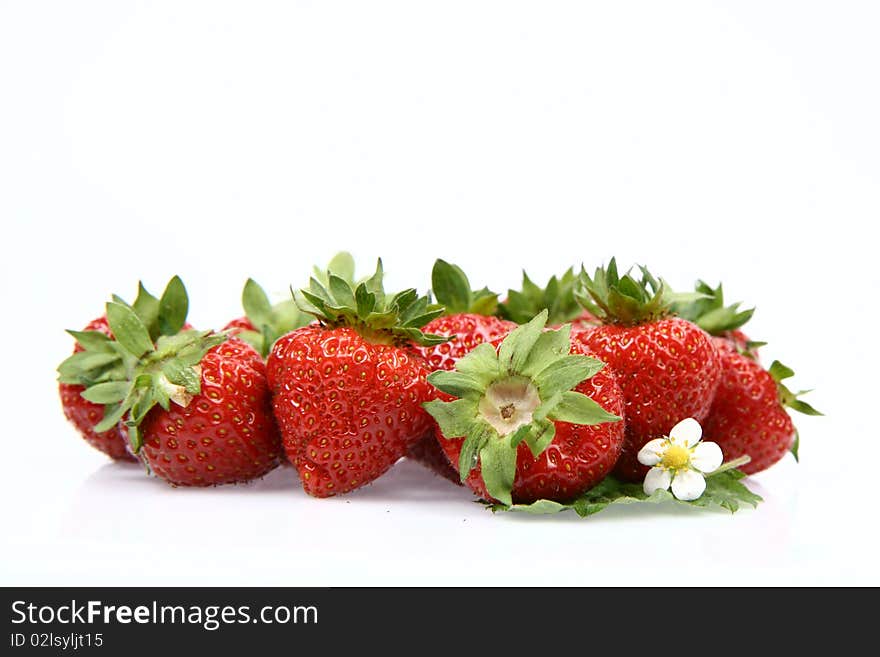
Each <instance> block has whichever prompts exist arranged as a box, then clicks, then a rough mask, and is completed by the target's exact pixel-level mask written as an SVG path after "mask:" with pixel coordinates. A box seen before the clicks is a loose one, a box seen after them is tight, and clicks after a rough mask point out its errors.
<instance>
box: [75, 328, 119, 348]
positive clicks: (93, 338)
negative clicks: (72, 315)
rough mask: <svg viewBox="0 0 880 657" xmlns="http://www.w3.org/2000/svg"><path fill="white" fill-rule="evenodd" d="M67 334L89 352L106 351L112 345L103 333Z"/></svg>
mask: <svg viewBox="0 0 880 657" xmlns="http://www.w3.org/2000/svg"><path fill="white" fill-rule="evenodd" d="M67 333H69V334H70V335H72V336H73V338H74V340H76V341H77V343H79V346H81V347H82V348H83V349H85V350H87V351H105V350H107V347H108V346H109V344H110V338H109V337H107V336H106V335H104V334H103V333H101V331H67Z"/></svg>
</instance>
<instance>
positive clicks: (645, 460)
mask: <svg viewBox="0 0 880 657" xmlns="http://www.w3.org/2000/svg"><path fill="white" fill-rule="evenodd" d="M667 444H668V441H666V440H664V439H663V438H655V439H654V440H650V441H648V442H647V443H645V446H644V447H642V448H641V449H640V450H639V454H638V459H639V463H641V464H642V465H657V464H658V463H660V461H661V460H662V459H663V453H664V452H665V451H666V447H667Z"/></svg>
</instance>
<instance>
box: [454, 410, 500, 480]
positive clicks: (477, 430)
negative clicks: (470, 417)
mask: <svg viewBox="0 0 880 657" xmlns="http://www.w3.org/2000/svg"><path fill="white" fill-rule="evenodd" d="M497 438H498V434H497V433H495V431H494V430H493V429H492V427H490V426H489V425H487V424H485V423H483V422H474V423H472V424H471V427H470V429H469V430H468V432H467V436H466V437H465V439H464V442H463V443H462V445H461V452H460V453H459V455H458V473H459V476H460V477H461V482H462V483H464V482H465V480H466V479H467V477H468V475H469V474H470V473H471V470H473V469H474V468H475V467H477V459H478V457H479V454H480V450H482V449H483V447H485V445H486V443H487V442H488V441H489V440H496V439H497Z"/></svg>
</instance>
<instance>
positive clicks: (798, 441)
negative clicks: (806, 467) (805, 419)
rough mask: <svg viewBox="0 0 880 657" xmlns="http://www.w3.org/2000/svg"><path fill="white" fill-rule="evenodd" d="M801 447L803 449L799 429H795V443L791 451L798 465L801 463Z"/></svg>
mask: <svg viewBox="0 0 880 657" xmlns="http://www.w3.org/2000/svg"><path fill="white" fill-rule="evenodd" d="M800 447H801V434H800V432H798V430H797V429H795V430H794V442H793V443H792V444H791V450H790V451H791V455H792V456H794V460H795V461H797V462H798V463H800V462H801V458H800V455H799V454H798V451H799V450H800Z"/></svg>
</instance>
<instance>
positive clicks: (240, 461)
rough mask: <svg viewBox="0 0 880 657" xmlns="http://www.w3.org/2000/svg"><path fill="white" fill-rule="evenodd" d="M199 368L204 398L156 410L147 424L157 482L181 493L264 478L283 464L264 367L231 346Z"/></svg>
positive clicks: (213, 352) (216, 350)
mask: <svg viewBox="0 0 880 657" xmlns="http://www.w3.org/2000/svg"><path fill="white" fill-rule="evenodd" d="M199 366H200V373H199V376H200V391H199V393H198V394H195V395H193V396H192V398H191V399H190V400H189V403H187V404H186V405H185V406H179V405H177V404H171V405H170V406H169V408H168V410H165V409H163V408H161V407H159V406H156V407H154V408H153V409H152V410H151V411H150V412H149V413H148V414H147V416H146V417H145V418H144V420H143V422H142V424H141V426H140V433H141V439H142V441H143V448H142V449H141V455H142V456H143V458H144V460H145V461H146V462H147V464H148V465H149V466H150V469H151V470H152V471H153V472H154V473H155V474H156V475H158V476H159V477H161V478H162V479H165V480H166V481H168V482H171V483H172V484H176V485H179V486H211V485H216V484H227V483H234V482H241V481H248V480H250V479H255V478H257V477H261V476H263V475H264V474H266V473H267V472H269V471H270V470H272V469H273V468H274V467H275V466H276V465H278V462H279V458H280V457H281V444H280V441H279V438H278V433H277V429H276V428H275V421H274V419H273V417H272V404H271V395H270V394H269V386H268V383H267V382H266V367H265V365H264V364H263V359H262V358H261V357H260V355H259V354H258V353H257V351H256V350H255V349H254V348H253V347H251V346H250V345H248V344H246V343H244V342H242V341H241V340H238V339H235V338H231V339H229V340H227V341H226V342H223V343H222V344H219V345H217V346H215V347H212V348H211V349H210V350H209V351H208V352H207V353H206V354H205V355H204V357H202V359H201V361H200V362H199Z"/></svg>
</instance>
